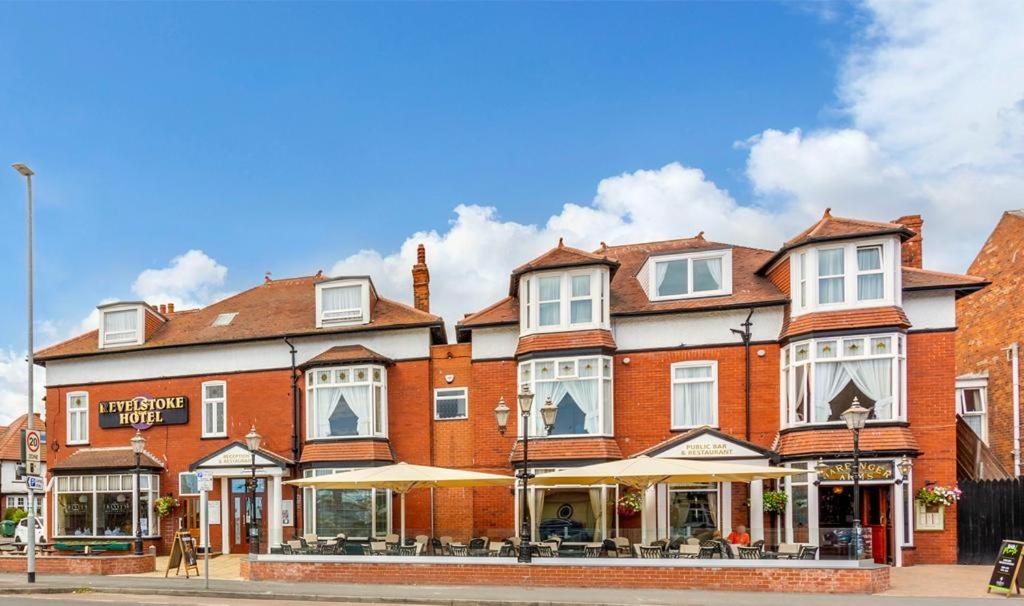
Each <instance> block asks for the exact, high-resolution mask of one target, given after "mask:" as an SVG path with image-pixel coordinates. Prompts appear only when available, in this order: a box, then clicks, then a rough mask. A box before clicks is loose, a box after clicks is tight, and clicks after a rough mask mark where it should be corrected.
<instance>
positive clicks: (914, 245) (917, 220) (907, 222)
mask: <svg viewBox="0 0 1024 606" xmlns="http://www.w3.org/2000/svg"><path fill="white" fill-rule="evenodd" d="M893 223H896V224H898V225H902V226H903V227H906V228H907V229H909V230H910V231H912V232H914V236H913V237H912V238H910V239H909V240H907V241H906V242H904V243H903V247H902V250H903V254H902V257H903V266H904V267H916V268H918V269H921V268H922V267H923V263H924V253H923V252H922V250H921V229H922V228H923V227H924V219H922V218H921V215H907V216H905V217H900V218H899V219H896V220H895V221H893Z"/></svg>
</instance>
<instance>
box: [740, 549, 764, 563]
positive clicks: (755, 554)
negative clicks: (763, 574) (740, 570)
mask: <svg viewBox="0 0 1024 606" xmlns="http://www.w3.org/2000/svg"><path fill="white" fill-rule="evenodd" d="M736 550H737V551H738V552H739V554H740V559H741V560H760V559H761V550H760V549H758V548H757V547H745V546H740V547H737V548H736Z"/></svg>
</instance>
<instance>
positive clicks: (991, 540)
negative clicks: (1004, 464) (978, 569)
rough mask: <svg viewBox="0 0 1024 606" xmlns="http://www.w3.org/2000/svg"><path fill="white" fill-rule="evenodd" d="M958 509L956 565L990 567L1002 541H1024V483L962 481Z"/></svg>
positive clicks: (1021, 481)
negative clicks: (961, 492)
mask: <svg viewBox="0 0 1024 606" xmlns="http://www.w3.org/2000/svg"><path fill="white" fill-rule="evenodd" d="M958 485H959V487H960V490H962V491H963V495H962V496H961V497H960V503H959V504H958V505H957V516H956V531H957V561H958V562H959V563H961V564H991V563H993V562H994V561H995V558H996V555H997V553H998V552H999V544H1000V542H1001V541H1002V540H1003V539H1015V540H1024V479H1021V478H1018V479H1016V480H962V481H960V483H959V484H958Z"/></svg>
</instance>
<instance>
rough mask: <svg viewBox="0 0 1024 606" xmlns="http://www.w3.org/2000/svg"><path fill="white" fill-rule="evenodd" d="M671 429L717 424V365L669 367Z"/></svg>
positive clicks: (709, 363)
mask: <svg viewBox="0 0 1024 606" xmlns="http://www.w3.org/2000/svg"><path fill="white" fill-rule="evenodd" d="M671 372H672V428H673V429H684V428H690V427H700V426H703V425H710V426H717V425H718V362H678V363H676V364H673V365H672V368H671Z"/></svg>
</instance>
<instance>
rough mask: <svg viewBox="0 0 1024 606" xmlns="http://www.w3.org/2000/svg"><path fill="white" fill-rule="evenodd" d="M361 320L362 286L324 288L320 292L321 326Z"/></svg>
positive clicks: (350, 285)
mask: <svg viewBox="0 0 1024 606" xmlns="http://www.w3.org/2000/svg"><path fill="white" fill-rule="evenodd" d="M362 319H363V286H362V285H361V284H347V285H344V286H325V287H324V288H323V289H321V291H320V321H321V323H322V324H332V323H339V322H352V321H356V320H362Z"/></svg>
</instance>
